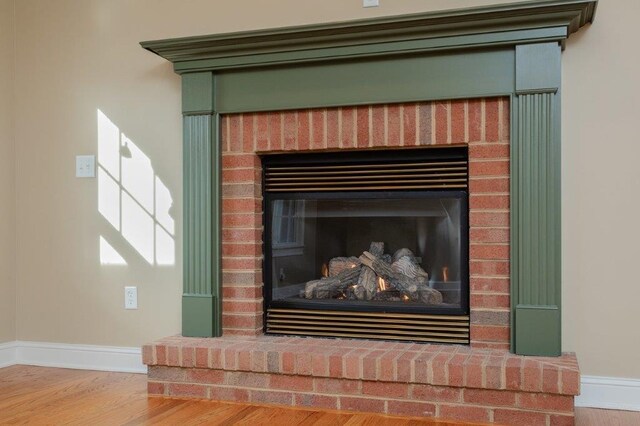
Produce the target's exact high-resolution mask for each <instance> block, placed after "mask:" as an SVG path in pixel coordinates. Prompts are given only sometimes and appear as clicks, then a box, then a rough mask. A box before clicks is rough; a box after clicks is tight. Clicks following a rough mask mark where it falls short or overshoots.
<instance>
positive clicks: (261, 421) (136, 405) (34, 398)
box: [0, 366, 640, 426]
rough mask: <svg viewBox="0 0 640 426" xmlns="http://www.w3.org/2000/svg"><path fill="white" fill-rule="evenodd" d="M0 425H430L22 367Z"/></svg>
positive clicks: (3, 392) (1, 396)
mask: <svg viewBox="0 0 640 426" xmlns="http://www.w3.org/2000/svg"><path fill="white" fill-rule="evenodd" d="M576 420H577V421H576V424H577V425H585V426H587V425H588V426H591V425H594V426H595V425H598V426H600V425H620V426H622V425H639V424H640V413H632V412H623V411H608V410H592V409H584V408H583V409H578V414H577V417H576ZM0 424H2V425H5V424H35V425H40V424H53V425H62V424H65V425H67V424H70V425H138V424H166V425H176V424H179V425H197V424H214V425H233V424H239V425H243V424H244V425H252V426H257V425H287V426H294V425H305V426H309V425H332V426H333V425H376V426H377V425H430V426H445V425H446V426H454V425H461V423H451V422H443V421H435V420H425V419H416V418H400V417H388V416H379V415H370V414H353V413H343V412H332V411H314V410H303V409H293V408H277V407H265V406H259V405H248V404H233V403H222V402H213V401H199V400H180V399H168V398H155V397H151V398H149V397H147V395H146V376H144V375H141V374H123V373H106V372H97V371H86V370H67V369H59V368H43V367H30V366H13V367H8V368H2V369H0Z"/></svg>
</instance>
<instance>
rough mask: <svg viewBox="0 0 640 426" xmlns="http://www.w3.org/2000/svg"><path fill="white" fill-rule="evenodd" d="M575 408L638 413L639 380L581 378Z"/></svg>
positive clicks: (639, 401)
mask: <svg viewBox="0 0 640 426" xmlns="http://www.w3.org/2000/svg"><path fill="white" fill-rule="evenodd" d="M575 403H576V407H592V408H607V409H611V410H628V411H640V380H639V379H620V378H616V377H601V376H582V377H581V379H580V396H577V397H576V400H575Z"/></svg>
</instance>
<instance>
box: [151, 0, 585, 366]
mask: <svg viewBox="0 0 640 426" xmlns="http://www.w3.org/2000/svg"><path fill="white" fill-rule="evenodd" d="M596 6H597V0H535V1H529V2H519V3H513V4H505V5H498V6H487V7H479V8H470V9H461V10H452V11H444V12H435V13H420V14H413V15H404V16H392V17H383V18H376V19H368V20H361V21H350V22H340V23H331V24H321V25H309V26H304V27H290V28H277V29H271V30H259V31H249V32H241V33H232V34H216V35H210V36H198V37H187V38H178V39H169V40H157V41H148V42H143V43H141V44H142V46H143V47H144V48H145V49H147V50H149V51H151V52H153V53H156V54H158V55H160V56H162V57H164V58H166V59H168V60H169V61H171V62H172V63H173V64H174V69H175V71H176V72H177V73H178V74H181V75H182V96H183V99H182V104H183V115H184V156H185V157H184V194H185V195H184V206H185V207H184V209H185V215H184V216H185V219H184V265H185V266H184V268H185V270H184V296H183V334H184V335H187V336H219V335H220V334H221V324H222V318H221V316H222V311H221V303H222V301H221V299H222V297H221V296H222V289H221V282H222V280H221V273H222V272H221V221H220V217H221V211H220V209H221V190H220V188H221V186H220V184H221V176H220V162H221V152H220V135H219V120H220V118H219V116H220V114H223V113H224V114H226V113H234V112H236V113H237V112H251V111H267V110H286V109H301V108H310V107H331V106H342V105H356V104H372V103H392V102H410V101H431V100H439V99H454V98H474V97H488V96H510V97H511V101H512V102H511V108H512V110H511V143H512V151H511V165H512V167H511V185H512V186H511V282H512V291H511V300H512V309H511V311H512V313H511V319H512V322H511V324H512V336H511V337H512V340H511V343H512V344H511V350H512V351H514V352H517V353H520V354H528V355H558V354H559V353H560V318H561V315H560V307H561V303H560V286H561V283H560V278H561V275H560V265H561V264H560V260H561V259H560V96H561V90H560V77H561V73H560V70H561V69H560V58H561V50H562V48H564V45H565V40H566V39H567V38H568V37H569V36H570V35H571V34H573V33H574V32H576V31H578V30H579V29H580V28H581V27H583V26H585V25H586V24H588V23H590V22H592V21H593V18H594V14H595V9H596Z"/></svg>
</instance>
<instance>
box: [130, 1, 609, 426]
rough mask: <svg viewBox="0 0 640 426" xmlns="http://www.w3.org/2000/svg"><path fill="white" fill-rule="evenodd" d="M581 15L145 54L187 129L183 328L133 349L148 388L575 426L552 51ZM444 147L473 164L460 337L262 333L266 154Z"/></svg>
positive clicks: (411, 23) (532, 10) (378, 25)
mask: <svg viewBox="0 0 640 426" xmlns="http://www.w3.org/2000/svg"><path fill="white" fill-rule="evenodd" d="M596 5H597V1H595V0H571V1H568V0H534V1H530V2H522V3H514V4H507V5H498V6H487V7H480V8H473V9H464V10H453V11H443V12H435V13H424V14H415V15H406V16H397V17H385V18H379V19H371V20H363V21H354V22H346V23H333V24H321V25H311V26H305V27H292V28H284V29H276V30H259V31H253V32H246V33H234V34H223V35H211V36H198V37H188V38H184V39H170V40H158V41H150V42H144V43H142V45H143V47H145V48H146V49H148V50H150V51H152V52H154V53H156V54H158V55H160V56H162V57H164V58H166V59H168V60H170V61H171V62H172V63H173V64H174V69H175V71H176V72H177V73H178V74H180V75H181V78H182V93H183V101H182V111H183V119H184V140H183V142H184V224H183V230H184V283H183V288H184V291H183V297H182V303H183V304H182V307H183V309H182V317H183V321H182V336H173V337H167V338H165V339H161V340H159V341H156V342H153V343H151V344H148V345H145V346H144V348H143V360H144V362H145V363H146V364H147V365H148V366H149V386H148V391H149V394H151V395H166V396H179V397H196V398H209V399H217V400H231V401H241V402H243V401H248V402H254V403H267V404H281V405H294V406H312V407H322V408H330V409H340V410H355V411H371V412H380V413H386V414H397V415H419V416H436V417H441V418H450V419H461V420H468V421H473V422H493V423H499V424H527V425H528V424H540V425H564V424H573V420H574V417H573V410H574V409H573V398H574V396H575V395H577V394H578V393H579V382H580V373H579V369H578V363H577V359H576V356H575V354H571V353H562V351H561V341H562V340H561V329H562V327H561V259H560V252H561V250H560V239H559V235H560V201H561V198H560V176H561V173H560V161H559V157H560V121H561V114H560V95H561V90H560V87H561V84H560V80H561V53H562V49H563V48H564V46H565V40H566V39H567V38H568V37H569V36H570V35H571V34H573V33H574V32H576V31H578V30H579V29H580V28H581V27H583V26H584V25H586V24H587V23H590V22H591V21H592V20H593V17H594V13H595V8H596ZM452 147H456V148H455V149H458V150H463V151H465V153H466V154H468V182H467V183H466V184H468V189H467V190H468V194H466V193H465V197H466V196H468V224H469V226H468V236H469V238H468V278H469V280H468V283H469V289H468V290H469V292H468V294H469V301H468V302H469V303H468V312H465V313H468V318H467V321H469V323H468V324H469V333H468V336H467V338H468V340H469V344H468V345H467V344H449V345H445V344H435V343H428V344H426V343H416V342H406V341H389V340H378V341H372V340H366V339H353V338H344V337H343V338H334V339H328V338H320V337H311V336H309V337H300V336H289V335H277V336H276V335H269V334H265V320H264V318H265V316H264V313H265V305H264V302H263V301H264V292H263V291H264V290H263V284H264V282H265V276H264V273H263V268H264V267H265V265H264V262H263V259H264V253H265V251H264V248H263V240H265V238H264V229H263V228H264V222H263V219H264V217H263V213H264V212H263V209H264V206H263V188H262V185H261V183H262V160H263V159H267V158H275V157H276V156H278V155H284V154H283V153H292V152H295V153H298V154H300V155H303V154H305V153H312V152H315V153H324V155H325V156H334V155H335V158H340V157H339V156H340V155H345V153H348V152H355V151H357V152H368V151H375V152H377V153H384V152H385V151H384V150H396V151H401V152H403V153H404V152H405V151H406V152H407V153H418V152H428V150H443V151H444V150H446V149H447V148H450V149H451V150H453V149H454V148H452ZM389 152H391V151H389ZM329 158H331V157H329ZM267 195H269V194H267ZM267 198H268V197H267ZM266 217H267V218H268V217H270V216H268V215H267V216H266ZM371 241H372V242H374V241H376V240H371ZM378 242H380V241H378ZM372 247H373V244H372ZM352 254H355V255H356V256H357V253H345V254H344V255H348V256H350V255H352ZM339 256H342V254H340V255H339ZM414 260H415V259H414ZM415 263H419V262H418V261H417V260H416V262H415ZM465 308H467V306H465ZM405 340H406V339H405Z"/></svg>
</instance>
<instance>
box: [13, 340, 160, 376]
mask: <svg viewBox="0 0 640 426" xmlns="http://www.w3.org/2000/svg"><path fill="white" fill-rule="evenodd" d="M14 364H20V365H37V366H42V367H58V368H73V369H80V370H98V371H117V372H123V373H143V374H146V372H147V367H146V366H145V365H144V364H143V363H142V352H141V350H140V348H122V347H114V346H94V345H74V344H67V343H44V342H24V341H15V342H9V343H4V344H0V367H7V366H9V365H14Z"/></svg>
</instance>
